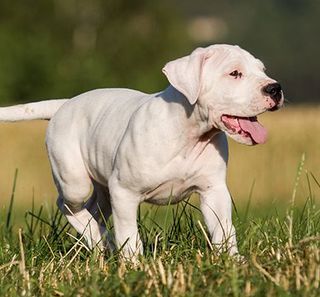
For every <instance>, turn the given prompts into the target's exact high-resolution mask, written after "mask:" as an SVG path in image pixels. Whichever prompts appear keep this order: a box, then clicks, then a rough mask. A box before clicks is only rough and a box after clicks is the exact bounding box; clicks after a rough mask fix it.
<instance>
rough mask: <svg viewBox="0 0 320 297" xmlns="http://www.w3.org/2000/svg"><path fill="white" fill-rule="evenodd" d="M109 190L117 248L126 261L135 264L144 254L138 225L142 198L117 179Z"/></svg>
mask: <svg viewBox="0 0 320 297" xmlns="http://www.w3.org/2000/svg"><path fill="white" fill-rule="evenodd" d="M109 190H110V194H111V207H112V217H113V225H114V232H115V241H116V245H117V248H118V249H121V255H122V256H123V257H124V258H125V259H128V260H131V261H133V262H135V260H136V257H137V256H138V255H139V254H142V253H143V246H142V242H141V240H140V236H139V233H138V225H137V209H138V206H139V203H140V197H139V195H137V194H135V193H133V192H132V191H130V190H128V189H126V188H124V187H122V186H121V185H120V184H119V182H118V181H117V180H116V179H111V181H110V182H109Z"/></svg>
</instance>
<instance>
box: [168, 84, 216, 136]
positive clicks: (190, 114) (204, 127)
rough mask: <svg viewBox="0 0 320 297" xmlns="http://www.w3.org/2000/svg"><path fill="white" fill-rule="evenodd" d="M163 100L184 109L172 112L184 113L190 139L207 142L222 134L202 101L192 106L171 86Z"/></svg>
mask: <svg viewBox="0 0 320 297" xmlns="http://www.w3.org/2000/svg"><path fill="white" fill-rule="evenodd" d="M163 99H164V100H166V101H167V102H168V103H177V104H179V106H181V107H183V109H182V108H180V109H181V111H180V109H179V111H178V110H177V109H175V108H173V110H172V112H175V113H176V112H183V113H184V117H185V119H186V122H187V124H188V126H189V131H188V133H189V138H191V139H192V140H195V141H196V142H198V141H206V140H207V139H208V137H209V138H210V139H211V138H213V137H214V136H215V135H216V134H218V133H219V132H221V131H220V130H219V129H217V128H216V127H215V126H214V122H213V119H212V118H211V117H210V114H211V112H210V109H209V107H208V106H206V105H204V104H202V102H201V101H200V100H198V101H197V102H196V104H194V105H191V104H190V103H189V101H188V99H187V98H186V97H185V96H184V95H183V94H182V93H180V92H179V91H177V90H176V89H175V88H174V87H173V86H171V85H170V86H169V87H168V88H167V89H166V90H165V91H164V93H163Z"/></svg>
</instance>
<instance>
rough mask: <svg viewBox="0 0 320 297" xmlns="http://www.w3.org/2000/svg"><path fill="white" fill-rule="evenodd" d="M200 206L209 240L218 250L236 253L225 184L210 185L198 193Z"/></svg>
mask: <svg viewBox="0 0 320 297" xmlns="http://www.w3.org/2000/svg"><path fill="white" fill-rule="evenodd" d="M200 203H201V205H200V207H201V211H202V213H203V216H204V220H205V222H206V225H207V227H208V230H209V233H210V236H211V241H212V243H213V244H214V245H215V246H216V248H218V250H219V251H223V250H224V249H227V252H228V253H229V254H230V255H234V254H237V253H238V249H237V241H236V233H235V229H234V227H233V225H232V218H231V216H232V202H231V197H230V194H229V191H228V188H227V186H226V184H221V185H218V186H214V185H213V186H210V187H209V188H208V189H207V190H206V191H204V192H202V193H200Z"/></svg>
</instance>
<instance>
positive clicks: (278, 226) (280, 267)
mask: <svg viewBox="0 0 320 297" xmlns="http://www.w3.org/2000/svg"><path fill="white" fill-rule="evenodd" d="M301 172H303V171H302V168H300V170H298V174H297V178H296V181H297V184H296V186H295V189H297V187H298V183H300V182H301V180H300V178H301ZM311 180H312V176H311V175H308V176H307V180H306V182H307V183H309V182H310V181H311ZM312 184H313V185H312V186H317V187H319V186H320V184H319V182H318V181H317V180H314V181H313V183H312ZM295 193H296V191H295V190H294V191H293V194H292V197H291V202H292V204H291V205H290V207H289V208H287V209H284V210H283V209H282V210H281V209H280V211H278V210H277V209H271V208H270V209H264V210H263V212H261V213H263V214H262V215H260V216H259V215H257V213H256V209H251V208H250V206H248V207H245V208H244V209H243V210H242V211H241V210H240V211H238V212H237V213H235V214H234V224H235V227H236V230H237V234H238V242H239V250H240V252H241V254H242V256H243V259H241V260H237V259H234V258H230V257H229V256H228V255H226V254H222V255H219V254H218V253H217V251H216V250H214V247H212V246H211V245H210V244H209V243H208V241H207V239H206V233H205V231H204V228H203V223H202V221H201V214H200V211H199V209H198V208H197V207H196V206H194V205H193V204H191V203H190V202H188V201H187V202H183V203H182V204H178V205H177V206H168V207H160V208H159V207H148V208H144V209H141V210H140V211H139V229H140V233H141V235H142V239H143V242H144V250H145V255H144V256H143V257H141V259H140V262H139V263H138V264H136V265H133V264H130V263H128V262H124V261H122V260H121V258H120V257H119V256H118V255H117V254H113V255H105V254H101V253H99V252H98V251H89V250H88V249H87V248H86V246H85V245H84V244H83V243H82V240H81V236H80V235H76V234H74V233H73V230H72V229H71V228H70V227H69V225H68V224H67V223H66V221H65V219H64V218H63V217H62V215H61V214H60V213H59V212H58V211H56V210H54V209H44V208H43V207H40V208H38V209H36V207H35V206H34V205H32V206H31V207H30V211H28V212H27V213H26V214H25V222H24V224H23V226H21V227H19V228H16V227H15V223H14V221H12V212H14V203H10V207H9V208H8V209H7V211H6V214H5V215H2V216H1V220H0V296H203V295H204V294H206V295H207V296H319V293H320V210H319V208H317V207H316V205H315V197H314V195H313V192H312V191H311V190H310V192H309V195H308V197H307V199H306V201H305V204H304V206H303V207H302V208H296V207H295V199H296V197H295V195H296V194H295ZM13 199H14V195H12V198H11V201H13ZM164 218H166V219H164ZM108 224H109V228H110V229H112V222H108Z"/></svg>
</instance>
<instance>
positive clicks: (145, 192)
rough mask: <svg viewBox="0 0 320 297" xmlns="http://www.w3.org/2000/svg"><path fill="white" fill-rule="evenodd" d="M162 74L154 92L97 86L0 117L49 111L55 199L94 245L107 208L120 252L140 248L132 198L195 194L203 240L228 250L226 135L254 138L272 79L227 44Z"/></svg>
mask: <svg viewBox="0 0 320 297" xmlns="http://www.w3.org/2000/svg"><path fill="white" fill-rule="evenodd" d="M163 72H164V74H165V75H166V77H167V79H168V80H169V82H170V86H169V87H168V88H167V89H165V90H164V91H162V92H159V93H156V94H145V93H141V92H138V91H133V90H128V89H99V90H94V91H90V92H87V93H84V94H81V95H79V96H77V97H74V98H72V99H70V100H65V99H61V100H49V101H42V102H36V103H29V104H25V105H18V106H13V107H4V108H1V109H0V120H1V121H20V120H32V119H50V122H49V126H48V131H47V139H46V144H47V149H48V155H49V159H50V162H51V166H52V172H53V177H54V180H55V183H56V186H57V189H58V192H59V197H58V206H59V208H60V209H61V211H62V212H63V213H64V214H65V215H66V217H67V219H68V221H69V222H70V224H71V225H72V226H73V227H74V228H75V229H76V230H77V231H78V232H79V233H81V234H83V235H84V237H85V238H86V241H87V243H88V245H89V246H90V247H93V246H95V245H97V244H100V245H101V242H102V239H103V236H104V235H106V230H105V224H104V223H103V221H105V220H108V218H109V216H110V215H111V214H112V215H113V222H114V230H115V245H116V246H117V247H118V248H119V247H122V248H123V249H122V254H123V255H124V256H125V257H128V258H131V257H134V256H135V255H137V254H141V253H142V252H143V251H142V243H141V241H140V238H139V234H138V228H137V208H138V205H139V204H140V203H141V202H149V203H154V204H160V205H165V204H168V203H169V202H170V203H177V202H179V201H181V200H182V199H184V198H185V197H188V196H189V194H190V193H192V192H197V193H199V195H200V203H201V210H202V213H203V216H204V220H205V222H206V225H207V228H208V231H209V233H210V236H211V240H212V243H213V244H215V245H217V246H218V247H221V246H222V245H223V246H226V247H227V248H228V251H229V253H230V254H235V253H237V243H236V236H235V230H234V227H233V225H232V220H231V209H232V204H231V199H230V194H229V191H228V188H227V185H226V168H227V159H228V144H227V140H226V134H227V135H228V136H229V137H231V138H233V139H234V140H236V141H237V142H240V143H244V144H247V145H253V144H259V143H264V142H265V141H266V130H265V129H264V128H263V127H262V126H261V124H259V122H258V121H257V117H256V116H257V115H258V114H261V113H263V112H265V111H267V110H271V111H273V110H276V109H278V108H279V107H281V106H282V104H283V94H282V90H281V87H280V85H279V84H278V83H277V82H276V81H275V80H273V79H271V78H269V77H268V76H267V75H266V74H265V72H264V66H263V64H262V62H261V61H259V60H258V59H256V58H255V57H253V56H252V55H251V54H249V53H248V52H247V51H245V50H243V49H241V48H240V47H238V46H231V45H212V46H209V47H207V48H197V49H196V50H195V51H193V52H192V53H191V54H190V55H189V56H186V57H183V58H180V59H177V60H174V61H171V62H169V63H167V64H166V65H165V67H164V68H163ZM92 185H93V193H92V195H91V197H90V198H89V199H88V200H87V201H86V199H87V198H88V195H89V194H90V191H91V188H92ZM102 217H103V220H102V219H101V218H102ZM106 237H107V238H106V241H107V245H109V247H111V246H112V243H111V242H110V240H108V236H106Z"/></svg>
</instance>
